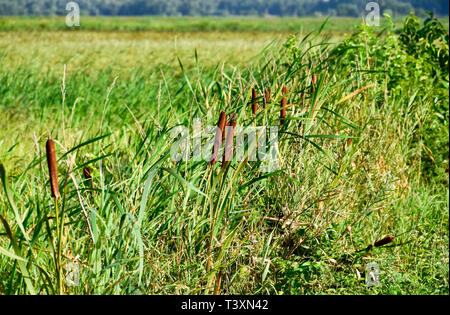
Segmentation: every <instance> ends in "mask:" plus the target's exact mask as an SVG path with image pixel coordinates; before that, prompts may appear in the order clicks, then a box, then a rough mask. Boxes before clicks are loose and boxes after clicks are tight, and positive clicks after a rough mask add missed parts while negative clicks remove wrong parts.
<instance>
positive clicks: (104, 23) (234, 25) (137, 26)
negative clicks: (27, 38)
mask: <svg viewBox="0 0 450 315" xmlns="http://www.w3.org/2000/svg"><path fill="white" fill-rule="evenodd" d="M325 20H326V19H325V18H309V17H304V18H256V17H233V18H231V17H230V18H220V17H214V18H213V17H176V18H175V17H83V18H82V19H81V24H80V27H75V28H73V27H69V26H67V25H66V20H65V18H62V17H0V31H40V32H41V31H66V30H71V31H74V30H83V31H130V32H134V31H153V32H183V33H184V32H295V33H297V32H310V31H318V30H319V29H320V28H321V26H322V25H323V23H324V22H325ZM403 20H404V18H396V19H394V22H395V25H397V27H398V29H399V28H401V25H402V21H403ZM439 22H440V23H441V24H442V25H444V27H445V29H447V30H448V19H447V18H441V19H439ZM361 23H362V19H361V18H345V17H342V18H333V19H331V20H328V22H327V23H326V24H325V26H324V28H323V30H322V33H333V34H334V35H337V34H339V33H352V32H353V31H354V30H355V28H356V27H358V26H359V25H361ZM388 24H389V22H388V20H387V19H381V27H382V28H383V27H387V26H388ZM398 29H397V30H398Z"/></svg>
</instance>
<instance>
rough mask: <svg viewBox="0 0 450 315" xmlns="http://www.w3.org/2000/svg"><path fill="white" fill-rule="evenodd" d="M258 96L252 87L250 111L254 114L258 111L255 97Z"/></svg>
mask: <svg viewBox="0 0 450 315" xmlns="http://www.w3.org/2000/svg"><path fill="white" fill-rule="evenodd" d="M257 98H258V94H257V93H256V90H255V89H254V88H253V89H252V112H253V115H256V113H257V112H258V102H256V99H257Z"/></svg>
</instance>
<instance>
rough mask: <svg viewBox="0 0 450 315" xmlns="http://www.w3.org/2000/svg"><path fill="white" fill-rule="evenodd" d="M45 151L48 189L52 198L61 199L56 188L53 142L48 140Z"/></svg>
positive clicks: (56, 171) (56, 175)
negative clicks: (48, 178) (48, 177)
mask: <svg viewBox="0 0 450 315" xmlns="http://www.w3.org/2000/svg"><path fill="white" fill-rule="evenodd" d="M45 148H46V151H47V164H48V172H49V174H50V187H51V189H52V196H53V198H59V197H61V195H60V193H59V186H58V168H57V166H56V150H55V143H54V142H53V140H51V139H48V141H47V144H46V146H45Z"/></svg>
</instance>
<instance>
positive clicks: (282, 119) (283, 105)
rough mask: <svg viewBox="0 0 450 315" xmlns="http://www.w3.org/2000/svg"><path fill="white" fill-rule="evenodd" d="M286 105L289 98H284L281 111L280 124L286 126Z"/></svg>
mask: <svg viewBox="0 0 450 315" xmlns="http://www.w3.org/2000/svg"><path fill="white" fill-rule="evenodd" d="M286 104H287V98H286V97H283V99H282V100H281V111H280V124H282V125H284V123H285V120H284V119H285V118H286Z"/></svg>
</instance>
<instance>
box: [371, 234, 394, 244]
mask: <svg viewBox="0 0 450 315" xmlns="http://www.w3.org/2000/svg"><path fill="white" fill-rule="evenodd" d="M393 241H394V238H393V237H392V236H388V237H385V238H383V239H382V240H380V241H378V242H375V244H373V246H375V247H380V246H383V245H387V244H389V243H392V242H393Z"/></svg>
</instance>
